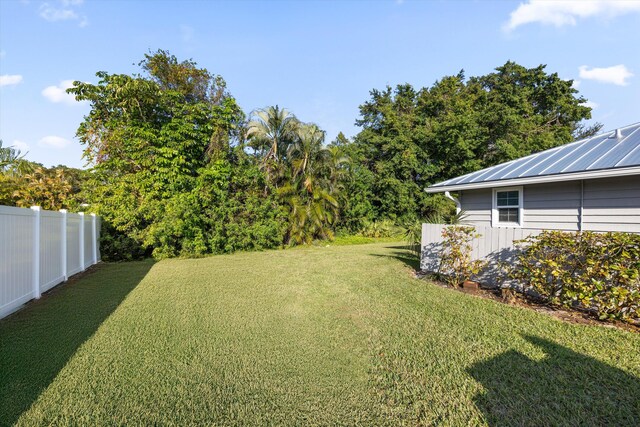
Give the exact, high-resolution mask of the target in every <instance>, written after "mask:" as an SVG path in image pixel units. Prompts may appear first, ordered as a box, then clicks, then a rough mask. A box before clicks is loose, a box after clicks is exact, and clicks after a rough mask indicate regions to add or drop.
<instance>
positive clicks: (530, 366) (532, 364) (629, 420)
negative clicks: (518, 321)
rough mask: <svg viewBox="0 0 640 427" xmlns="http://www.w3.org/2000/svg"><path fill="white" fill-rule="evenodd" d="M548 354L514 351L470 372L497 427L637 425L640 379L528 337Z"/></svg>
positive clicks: (483, 407)
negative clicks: (537, 356)
mask: <svg viewBox="0 0 640 427" xmlns="http://www.w3.org/2000/svg"><path fill="white" fill-rule="evenodd" d="M524 338H525V339H526V340H527V341H529V342H530V343H532V344H534V345H536V346H538V347H539V348H540V349H542V350H543V351H544V353H546V356H545V357H544V358H543V359H542V360H539V361H538V360H533V359H530V358H529V357H527V356H525V355H524V354H522V353H519V352H517V351H514V350H510V351H507V352H506V353H503V354H501V355H499V356H496V357H494V358H492V359H490V360H487V361H482V362H479V363H476V364H475V365H473V366H472V367H471V368H469V369H468V372H469V373H470V374H471V376H472V377H473V378H475V379H476V380H477V381H479V382H480V383H481V384H482V385H483V387H484V389H485V392H484V393H482V394H479V395H477V396H476V397H475V398H474V400H475V404H476V406H477V407H478V409H479V410H480V411H482V412H483V414H484V416H485V419H486V421H487V422H488V424H489V425H492V426H501V425H518V426H540V425H574V426H577V425H637V423H638V420H640V378H637V377H635V376H632V375H630V374H628V373H626V372H624V371H622V370H620V369H617V368H614V367H612V366H609V365H607V364H605V363H602V362H600V361H598V360H595V359H593V358H591V357H588V356H585V355H583V354H580V353H576V352H574V351H573V350H570V349H568V348H566V347H563V346H561V345H558V344H556V343H553V342H551V341H548V340H545V339H542V338H539V337H535V336H525V337H524Z"/></svg>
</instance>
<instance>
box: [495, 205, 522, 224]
mask: <svg viewBox="0 0 640 427" xmlns="http://www.w3.org/2000/svg"><path fill="white" fill-rule="evenodd" d="M519 210H520V209H518V208H500V209H498V222H501V223H502V222H509V223H514V224H517V223H518V213H519V212H518V211H519Z"/></svg>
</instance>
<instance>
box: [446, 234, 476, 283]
mask: <svg viewBox="0 0 640 427" xmlns="http://www.w3.org/2000/svg"><path fill="white" fill-rule="evenodd" d="M442 237H443V241H442V254H441V257H440V268H439V270H438V275H439V276H440V277H441V278H442V279H443V280H444V281H445V282H446V283H447V284H449V285H451V286H454V287H456V286H460V284H462V283H463V282H464V281H465V280H470V279H471V277H472V276H473V275H475V274H478V273H479V272H480V270H481V269H482V267H483V265H484V262H483V261H480V260H475V261H474V260H472V259H471V250H472V249H473V246H472V244H473V240H474V239H477V238H479V237H480V234H478V233H476V229H475V227H472V226H463V225H450V226H447V227H445V228H444V229H443V230H442Z"/></svg>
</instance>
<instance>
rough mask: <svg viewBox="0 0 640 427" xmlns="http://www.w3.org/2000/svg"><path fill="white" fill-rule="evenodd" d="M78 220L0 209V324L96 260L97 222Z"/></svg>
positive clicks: (61, 214)
mask: <svg viewBox="0 0 640 427" xmlns="http://www.w3.org/2000/svg"><path fill="white" fill-rule="evenodd" d="M83 217H84V215H80V214H67V213H66V212H52V211H43V210H40V209H39V208H37V207H36V208H33V209H24V208H14V207H9V206H0V318H2V317H5V316H6V315H8V314H10V313H12V312H13V311H15V310H16V309H18V308H19V307H20V306H21V305H22V304H24V303H26V302H27V301H29V300H30V299H33V298H39V297H40V294H41V293H42V292H46V291H47V290H49V289H51V288H52V287H54V286H55V285H57V284H59V283H62V282H63V281H65V280H66V278H68V277H69V276H71V275H73V274H75V273H78V272H80V271H83V270H84V269H85V268H87V267H89V266H91V265H92V264H95V263H96V262H97V261H98V260H99V259H100V258H99V253H100V252H99V245H98V238H99V236H100V230H99V227H100V218H98V217H94V216H93V215H87V216H86V218H83ZM65 218H66V221H65ZM65 247H66V250H65Z"/></svg>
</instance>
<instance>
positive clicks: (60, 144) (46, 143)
mask: <svg viewBox="0 0 640 427" xmlns="http://www.w3.org/2000/svg"><path fill="white" fill-rule="evenodd" d="M69 144H71V141H69V140H67V139H64V138H61V137H59V136H53V135H49V136H45V137H44V138H42V139H41V140H40V141H38V145H39V146H40V147H51V148H59V149H60V148H65V147H66V146H67V145H69Z"/></svg>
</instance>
